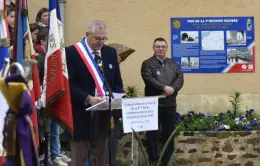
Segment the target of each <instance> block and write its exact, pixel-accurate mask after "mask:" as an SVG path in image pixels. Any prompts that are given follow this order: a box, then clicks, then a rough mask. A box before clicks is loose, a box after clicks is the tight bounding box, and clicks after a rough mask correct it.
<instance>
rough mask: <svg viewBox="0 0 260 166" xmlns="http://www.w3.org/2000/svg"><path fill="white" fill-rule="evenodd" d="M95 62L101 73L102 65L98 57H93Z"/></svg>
mask: <svg viewBox="0 0 260 166" xmlns="http://www.w3.org/2000/svg"><path fill="white" fill-rule="evenodd" d="M95 61H96V63H97V66H98V68H99V70H100V71H101V72H103V63H102V58H101V57H100V56H99V55H95Z"/></svg>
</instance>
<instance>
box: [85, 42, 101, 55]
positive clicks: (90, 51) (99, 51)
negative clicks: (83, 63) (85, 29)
mask: <svg viewBox="0 0 260 166" xmlns="http://www.w3.org/2000/svg"><path fill="white" fill-rule="evenodd" d="M85 43H86V45H87V48H88V50H89V53H91V55H92V56H93V55H94V53H93V52H94V50H93V49H92V48H91V47H89V45H88V42H87V38H85ZM95 52H98V53H99V55H100V56H101V50H97V51H95Z"/></svg>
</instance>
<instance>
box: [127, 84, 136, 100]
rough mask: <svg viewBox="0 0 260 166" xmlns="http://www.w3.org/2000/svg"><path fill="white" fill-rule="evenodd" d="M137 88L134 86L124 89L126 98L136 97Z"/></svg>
mask: <svg viewBox="0 0 260 166" xmlns="http://www.w3.org/2000/svg"><path fill="white" fill-rule="evenodd" d="M138 94H139V93H138V88H137V87H136V86H135V85H132V86H127V87H126V97H127V98H130V97H137V96H138Z"/></svg>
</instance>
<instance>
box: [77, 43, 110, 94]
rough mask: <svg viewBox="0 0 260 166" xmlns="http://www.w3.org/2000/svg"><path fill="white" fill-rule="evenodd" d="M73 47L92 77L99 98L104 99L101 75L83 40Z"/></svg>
mask: <svg viewBox="0 0 260 166" xmlns="http://www.w3.org/2000/svg"><path fill="white" fill-rule="evenodd" d="M75 47H76V49H77V51H78V52H79V54H80V56H81V58H82V59H83V61H84V63H85V65H86V66H87V68H88V70H89V72H90V74H91V75H92V78H93V79H94V81H95V85H96V88H97V91H98V93H99V96H100V97H101V98H104V97H105V92H106V86H105V83H104V77H103V75H102V74H101V72H100V70H99V68H98V66H97V64H96V62H95V60H94V59H93V57H92V56H91V54H90V52H89V50H88V48H87V46H86V43H85V40H82V41H80V42H78V43H76V44H75Z"/></svg>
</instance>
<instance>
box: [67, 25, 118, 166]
mask: <svg viewBox="0 0 260 166" xmlns="http://www.w3.org/2000/svg"><path fill="white" fill-rule="evenodd" d="M107 39H108V38H107V28H106V25H105V23H104V22H103V21H101V20H93V21H92V22H91V23H90V24H89V26H88V30H87V32H86V37H85V38H84V39H83V40H81V41H80V42H78V43H76V44H74V45H72V46H69V47H67V48H66V56H67V65H68V73H69V83H70V91H71V101H72V111H73V121H74V140H73V141H71V159H72V163H71V164H72V166H84V163H85V161H86V160H88V161H90V164H89V165H90V166H104V165H106V164H105V163H107V161H106V160H107V159H108V154H107V153H108V149H107V147H108V131H109V127H110V126H108V120H109V112H108V111H96V112H91V111H86V108H87V107H90V106H91V105H95V104H97V103H99V102H101V101H102V100H104V97H105V95H106V94H105V93H106V91H107V89H108V87H106V84H105V81H104V79H106V80H107V82H108V84H109V86H110V88H111V90H112V92H116V93H123V82H122V78H121V74H120V69H119V64H118V60H117V52H116V50H115V49H114V48H112V47H109V46H107V45H105V44H104V43H105V42H106V41H107ZM103 74H104V75H103ZM89 152H90V159H88V156H89V155H88V153H89Z"/></svg>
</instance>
